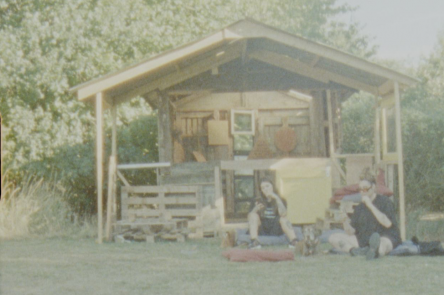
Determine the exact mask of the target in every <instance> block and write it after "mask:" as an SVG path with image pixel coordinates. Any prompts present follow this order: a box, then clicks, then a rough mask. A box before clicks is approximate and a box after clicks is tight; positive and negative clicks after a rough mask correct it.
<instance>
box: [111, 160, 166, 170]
mask: <svg viewBox="0 0 444 295" xmlns="http://www.w3.org/2000/svg"><path fill="white" fill-rule="evenodd" d="M165 167H171V163H170V162H163V163H142V164H120V165H117V169H119V170H128V169H147V168H148V169H150V168H165Z"/></svg>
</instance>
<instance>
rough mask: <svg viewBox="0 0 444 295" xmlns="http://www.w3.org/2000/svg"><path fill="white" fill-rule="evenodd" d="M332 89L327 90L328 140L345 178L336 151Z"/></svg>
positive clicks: (332, 154) (334, 160)
mask: <svg viewBox="0 0 444 295" xmlns="http://www.w3.org/2000/svg"><path fill="white" fill-rule="evenodd" d="M331 102H332V99H331V90H330V89H328V90H327V115H328V141H329V146H330V158H331V161H332V162H333V164H334V166H335V167H336V169H337V170H338V171H339V173H340V174H341V176H342V177H343V178H344V180H345V177H346V175H345V173H344V171H342V169H341V166H340V165H339V162H338V159H337V158H336V152H335V139H334V133H333V112H332V107H331Z"/></svg>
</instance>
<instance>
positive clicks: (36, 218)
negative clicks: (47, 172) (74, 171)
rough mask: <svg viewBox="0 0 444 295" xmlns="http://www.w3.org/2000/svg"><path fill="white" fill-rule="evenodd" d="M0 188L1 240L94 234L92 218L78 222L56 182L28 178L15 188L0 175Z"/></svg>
mask: <svg viewBox="0 0 444 295" xmlns="http://www.w3.org/2000/svg"><path fill="white" fill-rule="evenodd" d="M1 191H2V198H1V200H0V239H14V238H26V237H36V236H40V237H63V236H72V237H92V236H95V235H96V226H95V225H94V222H93V221H92V219H91V220H89V219H84V220H81V221H79V218H77V216H76V215H75V214H74V213H73V212H72V210H71V208H70V206H69V205H68V203H67V202H66V201H65V200H66V199H67V198H66V195H67V194H68V192H66V190H65V189H64V188H63V187H62V186H60V185H59V184H58V183H54V182H45V181H44V180H43V179H40V180H35V179H33V178H31V177H30V178H28V179H27V181H25V182H24V183H23V184H22V185H21V186H20V187H15V186H14V185H12V184H11V183H10V182H8V181H7V180H6V179H5V178H3V179H2V184H1Z"/></svg>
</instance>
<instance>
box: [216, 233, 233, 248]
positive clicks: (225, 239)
mask: <svg viewBox="0 0 444 295" xmlns="http://www.w3.org/2000/svg"><path fill="white" fill-rule="evenodd" d="M235 245H236V232H235V231H234V230H229V231H226V232H224V233H223V236H222V243H221V245H220V246H221V247H222V248H233V247H234V246H235Z"/></svg>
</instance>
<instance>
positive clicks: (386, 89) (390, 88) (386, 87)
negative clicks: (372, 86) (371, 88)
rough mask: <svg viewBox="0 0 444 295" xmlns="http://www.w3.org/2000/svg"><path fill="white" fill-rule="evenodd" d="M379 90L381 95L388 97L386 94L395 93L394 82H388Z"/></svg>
mask: <svg viewBox="0 0 444 295" xmlns="http://www.w3.org/2000/svg"><path fill="white" fill-rule="evenodd" d="M378 90H379V94H380V95H386V94H390V93H393V91H394V90H393V81H392V80H388V81H387V82H385V83H384V84H382V85H381V86H379V88H378Z"/></svg>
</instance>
